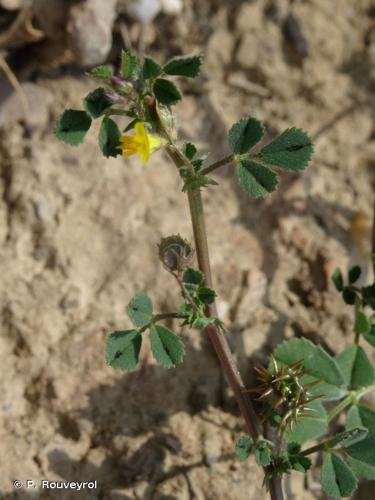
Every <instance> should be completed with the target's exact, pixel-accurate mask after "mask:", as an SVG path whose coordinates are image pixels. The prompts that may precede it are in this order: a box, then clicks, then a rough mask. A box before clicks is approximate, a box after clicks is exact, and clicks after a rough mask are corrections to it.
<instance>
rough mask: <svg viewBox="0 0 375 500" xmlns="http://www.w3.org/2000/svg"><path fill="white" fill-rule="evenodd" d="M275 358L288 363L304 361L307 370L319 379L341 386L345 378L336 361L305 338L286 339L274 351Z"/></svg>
mask: <svg viewBox="0 0 375 500" xmlns="http://www.w3.org/2000/svg"><path fill="white" fill-rule="evenodd" d="M274 356H275V359H276V360H278V361H281V362H282V363H284V364H286V365H289V366H290V365H293V364H295V363H297V362H298V361H302V363H303V367H304V370H305V372H306V373H307V374H308V375H312V376H313V377H316V378H317V379H318V380H322V381H324V382H327V383H328V384H331V385H334V386H337V387H340V386H341V385H343V384H344V379H343V376H342V374H341V371H340V369H339V367H338V365H337V363H336V361H335V360H334V359H333V358H332V357H331V356H330V355H329V354H328V353H327V352H326V351H325V350H324V349H323V348H322V347H321V346H318V345H315V344H313V343H312V342H310V340H307V339H305V338H301V339H291V340H286V341H284V342H283V343H282V344H280V345H278V346H277V348H276V349H275V351H274Z"/></svg>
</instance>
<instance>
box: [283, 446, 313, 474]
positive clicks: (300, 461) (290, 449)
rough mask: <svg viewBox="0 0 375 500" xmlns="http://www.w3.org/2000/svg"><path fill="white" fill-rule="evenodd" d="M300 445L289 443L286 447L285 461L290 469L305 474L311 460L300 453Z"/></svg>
mask: <svg viewBox="0 0 375 500" xmlns="http://www.w3.org/2000/svg"><path fill="white" fill-rule="evenodd" d="M300 451H301V445H300V444H299V443H295V442H292V443H289V444H288V445H287V461H288V464H289V468H290V469H294V470H296V471H299V472H307V471H308V470H309V469H310V467H311V460H310V459H309V458H308V457H305V456H304V455H302V454H301V453H300Z"/></svg>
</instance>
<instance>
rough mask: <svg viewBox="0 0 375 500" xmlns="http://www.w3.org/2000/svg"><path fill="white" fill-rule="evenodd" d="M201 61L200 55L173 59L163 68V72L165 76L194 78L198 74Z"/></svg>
mask: <svg viewBox="0 0 375 500" xmlns="http://www.w3.org/2000/svg"><path fill="white" fill-rule="evenodd" d="M202 61H203V57H202V56H201V55H200V56H182V57H174V58H173V59H171V60H170V61H168V62H167V64H165V65H164V66H163V71H164V72H165V73H166V74H167V75H176V76H186V77H188V78H195V77H196V76H198V74H199V72H200V69H201V66H202Z"/></svg>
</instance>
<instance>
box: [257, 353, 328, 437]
mask: <svg viewBox="0 0 375 500" xmlns="http://www.w3.org/2000/svg"><path fill="white" fill-rule="evenodd" d="M271 363H272V368H271V369H270V370H267V369H266V368H264V367H260V368H255V370H256V371H257V373H258V376H259V379H260V381H261V385H260V387H259V388H257V389H250V390H249V392H257V393H259V394H260V396H259V398H258V399H259V401H262V402H264V403H265V405H264V407H265V411H264V415H263V417H264V418H263V421H266V420H272V421H275V416H278V420H279V424H278V426H279V429H280V430H282V429H284V428H285V427H286V426H288V427H289V428H290V429H291V428H292V427H293V425H294V424H296V423H297V420H298V419H299V418H300V417H303V416H307V415H310V414H311V412H313V410H312V409H311V408H309V407H308V404H309V403H311V401H314V400H315V399H318V398H320V397H321V396H311V395H310V394H309V389H311V387H313V386H314V385H316V384H318V383H319V382H318V381H316V382H311V383H309V384H305V385H304V384H303V383H302V382H301V379H302V377H303V376H304V375H305V371H304V369H303V362H302V361H299V362H297V363H295V364H293V365H291V366H285V365H283V366H278V364H277V362H276V360H275V358H274V357H273V356H271Z"/></svg>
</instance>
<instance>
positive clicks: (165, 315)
mask: <svg viewBox="0 0 375 500" xmlns="http://www.w3.org/2000/svg"><path fill="white" fill-rule="evenodd" d="M188 317H189V315H188V314H185V313H179V312H173V313H161V314H153V315H152V318H151V321H150V323H147V325H145V326H143V327H142V328H141V329H140V330H139V333H143V332H145V331H146V330H148V329H149V328H151V326H152V325H153V324H154V323H156V322H157V321H162V320H163V319H186V318H188Z"/></svg>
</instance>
